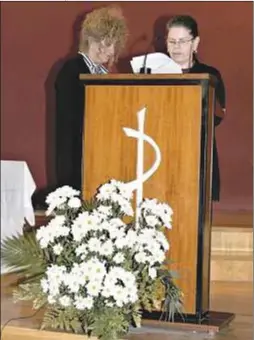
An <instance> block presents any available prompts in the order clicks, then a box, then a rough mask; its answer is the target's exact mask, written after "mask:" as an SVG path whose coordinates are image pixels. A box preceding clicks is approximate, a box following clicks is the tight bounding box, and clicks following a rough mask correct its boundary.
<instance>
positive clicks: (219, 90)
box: [188, 61, 226, 201]
mask: <svg viewBox="0 0 254 340" xmlns="http://www.w3.org/2000/svg"><path fill="white" fill-rule="evenodd" d="M188 73H208V74H211V75H213V76H215V77H216V85H215V97H216V100H217V101H218V103H219V104H220V106H221V108H222V109H225V107H226V91H225V86H224V82H223V79H222V77H221V74H220V72H219V71H218V70H217V69H216V68H214V67H212V66H209V65H206V64H202V63H200V62H199V61H196V62H195V64H194V65H193V67H192V68H191V69H189V70H188ZM221 121H222V118H220V117H218V116H215V117H214V125H215V126H217V125H219V124H220V123H221ZM212 200H213V201H219V200H220V170H219V158H218V151H217V145H216V138H215V134H214V146H213V175H212Z"/></svg>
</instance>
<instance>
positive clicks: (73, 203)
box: [68, 197, 81, 209]
mask: <svg viewBox="0 0 254 340" xmlns="http://www.w3.org/2000/svg"><path fill="white" fill-rule="evenodd" d="M68 206H69V207H70V208H73V209H78V208H80V207H81V201H80V199H79V198H78V197H71V198H70V199H69V201H68Z"/></svg>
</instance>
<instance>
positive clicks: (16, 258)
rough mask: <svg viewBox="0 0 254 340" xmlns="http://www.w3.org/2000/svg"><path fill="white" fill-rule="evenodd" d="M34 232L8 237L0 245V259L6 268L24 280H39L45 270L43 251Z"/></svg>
mask: <svg viewBox="0 0 254 340" xmlns="http://www.w3.org/2000/svg"><path fill="white" fill-rule="evenodd" d="M35 235H36V234H35V231H31V232H27V233H24V234H19V235H17V236H12V237H8V238H7V239H6V240H4V241H3V242H2V244H1V257H2V260H3V263H4V264H5V265H7V266H8V267H10V268H12V269H15V270H18V272H19V273H20V274H22V275H23V276H24V277H25V278H26V280H33V279H35V280H36V281H38V280H39V278H40V277H41V276H42V275H43V274H44V272H45V269H46V259H45V256H44V253H43V250H42V249H41V248H40V245H39V243H38V242H37V240H36V236H35Z"/></svg>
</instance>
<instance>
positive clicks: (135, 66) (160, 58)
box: [130, 52, 183, 74]
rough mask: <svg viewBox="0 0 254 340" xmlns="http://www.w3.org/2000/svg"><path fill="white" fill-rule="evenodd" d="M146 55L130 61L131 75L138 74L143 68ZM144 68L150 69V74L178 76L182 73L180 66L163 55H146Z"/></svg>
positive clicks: (157, 53)
mask: <svg viewBox="0 0 254 340" xmlns="http://www.w3.org/2000/svg"><path fill="white" fill-rule="evenodd" d="M145 57H146V55H145V54H144V55H140V56H137V57H133V58H132V60H131V61H130V64H131V67H132V70H133V73H140V69H141V68H142V67H143V66H144V60H145ZM146 67H149V68H151V73H152V74H180V73H183V72H182V69H181V67H180V65H178V64H177V63H175V62H174V61H173V59H171V58H170V57H168V56H167V55H166V54H164V53H160V52H155V53H148V54H147V57H146Z"/></svg>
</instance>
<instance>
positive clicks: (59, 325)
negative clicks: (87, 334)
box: [41, 305, 83, 333]
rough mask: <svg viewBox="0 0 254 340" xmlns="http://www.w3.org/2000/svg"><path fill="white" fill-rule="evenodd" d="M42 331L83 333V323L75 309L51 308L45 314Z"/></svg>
mask: <svg viewBox="0 0 254 340" xmlns="http://www.w3.org/2000/svg"><path fill="white" fill-rule="evenodd" d="M41 329H55V330H57V329H58V330H62V331H67V332H74V333H82V331H83V329H82V321H81V320H80V315H79V313H78V311H77V310H76V309H75V308H62V307H57V306H55V305H54V306H53V305H52V306H49V307H48V309H47V311H46V312H45V314H44V317H43V321H42V325H41Z"/></svg>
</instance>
